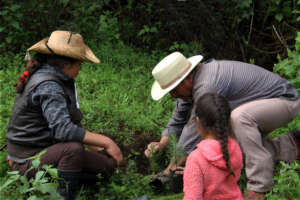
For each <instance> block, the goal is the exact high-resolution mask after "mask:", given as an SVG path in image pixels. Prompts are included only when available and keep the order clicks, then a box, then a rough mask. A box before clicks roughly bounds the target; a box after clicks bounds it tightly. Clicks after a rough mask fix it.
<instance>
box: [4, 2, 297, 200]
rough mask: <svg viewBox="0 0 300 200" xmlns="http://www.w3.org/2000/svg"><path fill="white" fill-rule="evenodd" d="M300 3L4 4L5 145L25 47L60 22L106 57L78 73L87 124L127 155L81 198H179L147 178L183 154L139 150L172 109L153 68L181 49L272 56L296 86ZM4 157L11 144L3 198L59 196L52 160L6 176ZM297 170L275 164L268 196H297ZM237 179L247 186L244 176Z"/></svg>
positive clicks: (266, 60)
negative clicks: (29, 173) (156, 88)
mask: <svg viewBox="0 0 300 200" xmlns="http://www.w3.org/2000/svg"><path fill="white" fill-rule="evenodd" d="M49 5H52V6H49ZM299 5H300V1H299V0H298V4H297V1H292V0H286V1H284V0H270V1H254V0H242V1H237V0H230V1H224V0H223V1H217V0H212V1H176V3H174V1H173V0H166V1H146V0H141V1H137V0H129V1H109V0H97V1H69V0H58V1H50V0H45V1H38V0H32V1H30V2H28V1H3V2H0V6H1V9H0V21H2V22H4V23H1V24H0V53H1V54H0V145H2V144H4V143H5V141H6V139H5V134H6V130H7V125H8V121H9V117H10V115H11V110H12V107H13V103H14V99H15V96H16V93H15V88H14V87H13V85H14V84H15V82H16V81H17V79H18V76H19V75H20V73H21V72H23V71H24V69H25V67H24V66H25V63H24V56H25V49H26V48H28V47H29V46H30V45H32V44H33V43H35V42H37V41H38V40H40V39H42V38H43V37H45V36H48V35H49V34H50V32H51V31H53V30H55V29H65V30H72V31H77V32H79V33H81V34H82V35H83V37H84V38H85V42H86V43H88V45H89V46H90V47H91V49H93V51H94V53H95V54H96V55H97V57H99V58H100V60H101V63H100V64H99V65H94V64H89V63H85V64H84V66H83V70H82V71H81V72H80V75H79V77H78V78H77V88H78V95H79V101H80V107H81V110H82V111H83V113H84V120H83V126H84V127H85V128H86V129H88V130H90V131H93V132H96V133H102V134H105V135H108V136H110V137H112V138H113V139H114V140H115V141H116V142H117V143H118V144H119V145H120V147H121V149H122V151H123V153H124V157H125V166H124V167H122V168H121V169H119V170H118V171H117V172H116V173H115V174H114V175H113V176H112V177H111V179H110V180H109V181H108V182H106V183H102V182H100V183H98V184H97V185H95V186H93V187H88V186H84V187H82V188H81V190H80V193H79V196H78V199H82V200H87V199H120V200H123V199H124V200H126V199H130V198H136V197H139V196H142V195H144V194H145V195H147V197H148V198H151V199H158V200H168V199H172V200H173V199H175V200H177V199H178V200H179V199H182V196H183V194H182V193H181V194H176V195H174V194H171V193H170V192H168V191H166V192H165V193H162V194H155V192H154V191H153V190H152V189H151V188H150V187H149V184H148V183H149V181H150V179H151V177H152V175H153V174H154V173H156V172H158V171H160V170H161V169H163V168H164V167H165V166H166V165H167V163H168V161H169V159H170V155H177V153H178V152H177V150H176V146H174V144H175V143H173V147H171V148H170V149H169V152H165V153H166V154H168V155H169V156H168V158H169V159H165V157H163V156H162V155H157V156H156V157H153V159H151V160H150V161H149V160H147V159H146V158H145V156H144V155H143V151H144V149H145V147H146V145H147V144H148V143H149V142H150V141H153V140H158V139H159V138H160V133H161V131H162V130H163V128H164V126H165V124H166V123H167V121H168V120H169V117H170V115H171V112H172V109H173V108H174V106H175V102H174V101H173V100H171V99H170V98H168V97H166V98H163V99H162V100H160V101H158V102H154V101H153V100H152V99H151V96H150V90H151V86H152V83H153V78H152V76H151V70H152V68H153V67H154V66H155V64H156V63H157V62H158V61H159V60H160V59H161V58H163V57H164V56H165V55H167V54H169V53H170V52H172V51H176V50H179V51H182V52H183V53H184V54H185V55H186V56H191V55H194V54H202V55H204V56H205V58H206V59H208V58H210V57H214V58H219V59H237V60H243V61H248V62H251V63H255V64H260V65H261V66H265V67H266V66H268V67H269V68H268V69H269V70H272V67H273V65H274V63H276V64H275V66H274V71H275V72H277V73H279V74H280V75H282V76H284V77H286V78H287V79H289V80H290V81H291V82H292V83H293V84H294V85H295V86H296V87H297V89H298V90H300V74H299V71H300V53H299V52H300V31H299V30H300V27H299V12H300V11H299ZM223 8H224V9H223ZM187 10H188V12H187ZM265 11H267V12H265ZM186 13H188V14H186ZM297 20H298V21H297ZM295 127H296V128H298V129H300V116H298V117H297V118H296V119H295V120H294V121H292V122H291V123H290V124H289V125H287V126H286V127H283V128H281V129H278V130H276V131H274V133H273V134H272V136H278V135H280V134H283V133H286V132H288V131H291V130H292V129H294V128H295ZM5 158H6V149H4V151H1V152H0V199H29V198H30V199H31V200H33V199H49V198H51V197H53V195H56V193H55V192H54V188H55V186H56V185H55V184H56V183H55V181H54V180H55V175H54V177H53V176H52V178H49V176H45V173H47V172H48V173H50V174H51V173H52V175H53V174H55V169H53V168H52V167H51V166H44V167H43V168H44V171H42V172H39V173H38V174H37V175H36V177H35V178H34V179H32V180H27V179H25V177H22V176H20V175H18V174H17V173H15V172H9V173H8V171H9V167H8V164H7V162H6V161H5ZM37 160H38V159H37ZM35 162H38V161H35ZM36 166H37V165H36ZM299 171H300V165H299V162H297V161H296V162H294V163H291V164H286V163H279V164H278V165H277V167H276V170H275V177H274V180H275V186H274V188H273V190H272V191H270V193H268V195H267V197H268V199H288V200H289V199H300V193H299V191H300V188H299V184H298V183H299V182H300V178H299ZM239 184H240V186H241V188H242V190H243V191H244V190H245V184H246V177H245V174H243V175H242V177H241V180H240V182H239Z"/></svg>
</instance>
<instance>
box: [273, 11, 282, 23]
mask: <svg viewBox="0 0 300 200" xmlns="http://www.w3.org/2000/svg"><path fill="white" fill-rule="evenodd" d="M282 18H283V15H282V14H281V13H278V14H276V15H275V19H276V20H277V21H278V22H281V20H282Z"/></svg>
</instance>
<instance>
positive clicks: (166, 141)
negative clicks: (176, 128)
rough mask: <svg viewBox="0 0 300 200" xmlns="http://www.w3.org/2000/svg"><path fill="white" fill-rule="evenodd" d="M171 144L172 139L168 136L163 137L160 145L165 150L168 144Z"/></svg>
mask: <svg viewBox="0 0 300 200" xmlns="http://www.w3.org/2000/svg"><path fill="white" fill-rule="evenodd" d="M169 142H170V137H168V136H162V137H161V139H160V141H159V143H160V145H161V148H164V147H165V146H166V145H167V144H169Z"/></svg>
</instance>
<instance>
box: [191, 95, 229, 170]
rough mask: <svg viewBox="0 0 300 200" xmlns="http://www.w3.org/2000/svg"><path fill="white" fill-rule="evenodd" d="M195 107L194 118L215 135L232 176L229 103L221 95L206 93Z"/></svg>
mask: <svg viewBox="0 0 300 200" xmlns="http://www.w3.org/2000/svg"><path fill="white" fill-rule="evenodd" d="M196 106H197V107H196V116H197V117H198V118H199V120H200V122H201V124H202V126H203V128H204V129H205V130H207V131H208V130H209V131H211V132H212V133H215V137H216V138H217V140H218V141H219V143H220V145H221V151H222V154H223V158H224V160H225V162H226V166H227V168H228V172H229V174H230V175H231V174H232V175H234V172H233V170H232V168H231V164H230V157H229V153H228V136H232V135H233V132H232V129H231V123H230V113H231V108H230V105H229V102H228V101H227V99H226V98H225V97H224V96H222V95H219V94H214V93H207V94H204V95H203V96H202V97H200V99H199V100H198V102H197V105H196Z"/></svg>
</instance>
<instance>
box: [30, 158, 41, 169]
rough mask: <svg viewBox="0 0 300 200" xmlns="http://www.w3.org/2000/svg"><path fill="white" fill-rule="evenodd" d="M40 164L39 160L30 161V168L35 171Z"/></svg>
mask: <svg viewBox="0 0 300 200" xmlns="http://www.w3.org/2000/svg"><path fill="white" fill-rule="evenodd" d="M40 162H41V161H40V159H35V160H33V161H32V166H33V167H34V168H36V169H37V168H38V167H39V165H40Z"/></svg>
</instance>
